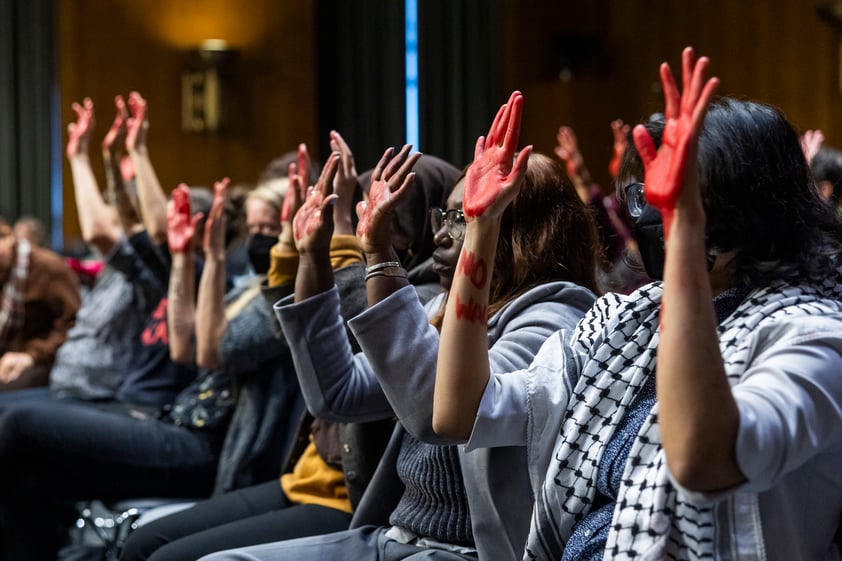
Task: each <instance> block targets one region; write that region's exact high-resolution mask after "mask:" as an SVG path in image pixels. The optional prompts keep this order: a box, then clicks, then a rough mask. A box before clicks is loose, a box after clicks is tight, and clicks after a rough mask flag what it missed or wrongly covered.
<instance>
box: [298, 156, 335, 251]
mask: <svg viewBox="0 0 842 561" xmlns="http://www.w3.org/2000/svg"><path fill="white" fill-rule="evenodd" d="M339 159H340V156H339V154H338V153H336V152H333V153H331V155H330V157H329V158H328V160H327V163H326V164H325V166H324V168H322V173H321V175H320V176H319V180H318V181H317V182H316V184H315V185H314V186H313V187H312V188H311V189H310V190H309V192H308V193H307V199H306V200H305V201H304V204H303V205H301V208H300V209H298V212H296V213H295V217H294V218H293V220H292V230H293V233H294V235H295V246H296V248H297V249H298V252H299V253H301V254H305V253H313V252H315V251H324V252H327V251H329V250H330V238H331V236H332V235H333V213H332V212H327V211H328V210H329V207H330V205H331V204H333V202H334V201H335V200H336V198H337V197H336V195H334V194H333V181H334V179H335V177H336V170H337V168H338V167H339ZM290 188H292V186H290Z"/></svg>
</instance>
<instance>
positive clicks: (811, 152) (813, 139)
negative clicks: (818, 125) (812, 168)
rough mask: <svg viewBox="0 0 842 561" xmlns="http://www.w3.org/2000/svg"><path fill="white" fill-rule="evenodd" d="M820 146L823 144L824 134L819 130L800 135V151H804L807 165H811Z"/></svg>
mask: <svg viewBox="0 0 842 561" xmlns="http://www.w3.org/2000/svg"><path fill="white" fill-rule="evenodd" d="M822 144H824V134H823V133H822V131H821V130H819V129H816V130H809V131H806V132H805V133H804V134H803V135H801V149H802V150H803V151H804V157H805V158H806V159H807V165H810V164H812V163H813V158H815V157H816V154H818V153H819V150H820V149H821V147H822Z"/></svg>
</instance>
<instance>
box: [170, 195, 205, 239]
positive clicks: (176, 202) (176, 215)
mask: <svg viewBox="0 0 842 561" xmlns="http://www.w3.org/2000/svg"><path fill="white" fill-rule="evenodd" d="M201 219H202V213H201V212H197V213H196V214H195V216H190V188H189V187H187V185H185V184H184V183H182V184H180V185H179V186H178V187H176V188H175V190H174V191H173V192H172V200H171V201H170V202H169V203H168V204H167V244H168V245H169V247H170V253H172V254H176V253H188V252H190V251H191V250H192V242H193V235H194V234H195V233H196V224H198V223H199V220H201Z"/></svg>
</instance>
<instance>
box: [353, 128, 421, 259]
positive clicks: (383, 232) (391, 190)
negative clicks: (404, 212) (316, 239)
mask: <svg viewBox="0 0 842 561" xmlns="http://www.w3.org/2000/svg"><path fill="white" fill-rule="evenodd" d="M411 148H412V147H411V146H410V145H409V144H407V145H405V146H404V147H403V148H402V149H401V151H400V152H398V153H397V154H396V155H394V156H392V154H393V152H394V149H393V148H389V149H388V150H386V152H384V153H383V156H382V157H381V158H380V161H379V162H377V166H375V168H374V170H373V171H372V173H371V188H370V189H369V191H368V201H363V202H360V203H358V204H357V216H358V217H359V219H360V220H359V222H358V223H357V237H358V238H359V239H360V243H361V244H362V246H363V250H364V251H365V252H366V253H373V252H375V251H378V250H383V248H388V247H391V245H392V234H391V231H392V211H393V210H394V209H395V207H396V205H397V204H398V203H399V202H400V200H401V199H402V198H403V197H404V196H405V195H406V193H408V192H409V188H410V187H409V186H410V184H411V183H412V180H413V179H414V177H415V174H414V173H411V171H412V168H413V166H415V162H417V161H418V158H420V157H421V154H420V153H418V152H416V153H415V154H412V155H409V151H410V150H411Z"/></svg>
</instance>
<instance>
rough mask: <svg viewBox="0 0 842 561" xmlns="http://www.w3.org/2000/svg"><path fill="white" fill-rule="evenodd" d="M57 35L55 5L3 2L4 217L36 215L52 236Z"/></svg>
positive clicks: (46, 0)
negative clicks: (55, 38) (55, 40)
mask: <svg viewBox="0 0 842 561" xmlns="http://www.w3.org/2000/svg"><path fill="white" fill-rule="evenodd" d="M54 31H55V25H54V3H53V0H0V215H2V216H3V217H4V218H6V220H9V221H14V220H15V219H17V218H18V217H20V216H23V215H32V216H35V217H37V218H40V219H41V220H42V221H43V222H44V225H45V226H46V227H47V229H48V232H49V231H51V221H52V212H51V186H52V184H53V173H54V166H53V164H52V162H53V159H54V157H55V155H56V151H55V150H53V149H52V146H51V139H52V124H53V123H54V122H55V119H54V118H53V116H54V107H55V106H56V104H55V97H54V96H55V56H54V49H53V45H54ZM59 172H60V170H59ZM59 172H57V173H59ZM56 184H60V180H59V181H57V182H56ZM59 226H60V224H59ZM53 239H54V240H57V239H60V237H53Z"/></svg>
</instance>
